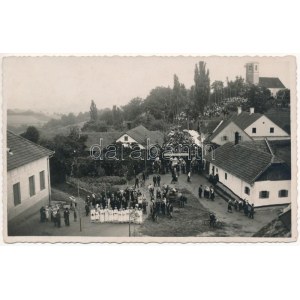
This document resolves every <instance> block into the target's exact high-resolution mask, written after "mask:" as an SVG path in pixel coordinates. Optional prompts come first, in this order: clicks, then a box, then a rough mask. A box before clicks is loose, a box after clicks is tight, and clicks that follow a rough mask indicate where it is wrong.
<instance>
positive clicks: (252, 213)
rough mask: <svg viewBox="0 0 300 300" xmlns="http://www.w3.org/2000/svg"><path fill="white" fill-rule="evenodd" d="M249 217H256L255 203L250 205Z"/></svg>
mask: <svg viewBox="0 0 300 300" xmlns="http://www.w3.org/2000/svg"><path fill="white" fill-rule="evenodd" d="M249 218H250V219H254V204H253V203H252V204H251V205H250V212H249Z"/></svg>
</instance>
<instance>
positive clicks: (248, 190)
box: [245, 186, 250, 195]
mask: <svg viewBox="0 0 300 300" xmlns="http://www.w3.org/2000/svg"><path fill="white" fill-rule="evenodd" d="M245 194H247V195H250V188H249V187H247V186H245Z"/></svg>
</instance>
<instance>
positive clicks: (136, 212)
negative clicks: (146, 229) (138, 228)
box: [90, 206, 143, 224]
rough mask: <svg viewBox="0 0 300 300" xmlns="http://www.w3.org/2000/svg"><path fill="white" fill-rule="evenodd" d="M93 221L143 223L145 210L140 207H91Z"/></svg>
mask: <svg viewBox="0 0 300 300" xmlns="http://www.w3.org/2000/svg"><path fill="white" fill-rule="evenodd" d="M90 218H91V222H94V223H129V222H130V223H135V224H142V222H143V212H142V210H141V209H140V208H138V207H135V208H129V207H127V208H126V209H125V208H120V209H117V208H116V207H115V209H108V208H107V207H106V208H104V209H103V208H102V207H101V206H98V207H96V208H93V209H91V212H90Z"/></svg>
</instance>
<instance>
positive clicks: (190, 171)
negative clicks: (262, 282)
mask: <svg viewBox="0 0 300 300" xmlns="http://www.w3.org/2000/svg"><path fill="white" fill-rule="evenodd" d="M295 70H296V60H295V58H294V57H292V56H282V57H267V56H265V57H264V56H252V57H248V56H247V57H246V56H240V57H238V56H236V57H226V56H208V57H200V56H199V57H197V56H136V57H134V56H82V57H81V56H7V57H4V58H3V61H2V83H3V84H2V96H3V120H4V124H3V128H4V131H3V136H4V139H5V141H4V145H5V147H3V152H4V153H3V155H4V167H5V170H6V172H4V173H5V174H4V181H5V182H4V195H3V204H4V205H3V206H4V212H3V215H4V228H5V232H4V236H5V241H6V242H18V241H33V242H34V241H42V242H56V241H74V242H89V241H95V242H97V241H99V242H131V241H134V242H148V241H149V242H172V241H177V242H190V241H193V242H201V241H203V242H204V241H205V242H207V241H208V242H209V241H223V242H226V241H231V242H232V241H248V242H251V241H256V242H257V241H277V240H278V241H294V240H295V239H296V238H297V231H296V225H297V224H296V213H297V211H296V210H297V189H296V182H297V178H296V171H297V170H296V169H297V167H296V160H297V158H296V71H295Z"/></svg>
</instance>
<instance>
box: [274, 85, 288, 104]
mask: <svg viewBox="0 0 300 300" xmlns="http://www.w3.org/2000/svg"><path fill="white" fill-rule="evenodd" d="M276 99H277V101H278V102H280V103H281V106H282V107H288V106H289V105H290V101H291V93H290V90H289V89H283V90H279V91H278V92H277V93H276Z"/></svg>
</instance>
